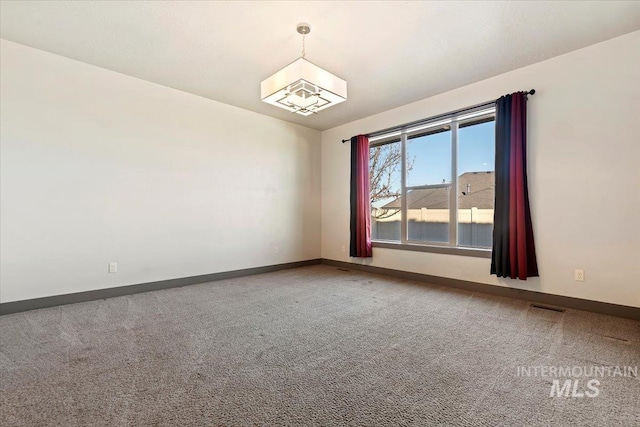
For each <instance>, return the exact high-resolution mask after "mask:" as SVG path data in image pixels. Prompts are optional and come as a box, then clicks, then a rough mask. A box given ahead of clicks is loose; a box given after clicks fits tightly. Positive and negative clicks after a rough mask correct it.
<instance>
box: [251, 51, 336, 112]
mask: <svg viewBox="0 0 640 427" xmlns="http://www.w3.org/2000/svg"><path fill="white" fill-rule="evenodd" d="M260 98H261V99H262V100H263V101H264V102H266V103H267V104H271V105H275V106H276V107H280V108H284V109H285V110H288V111H290V112H292V113H298V114H301V115H303V116H308V115H311V114H315V113H317V112H318V111H321V110H324V109H325V108H329V107H331V106H332V105H336V104H339V103H341V102H343V101H346V100H347V82H346V81H344V80H342V79H341V78H339V77H337V76H334V75H333V74H331V73H330V72H328V71H325V70H323V69H322V68H320V67H318V66H317V65H315V64H312V63H311V62H309V61H307V60H306V59H304V58H299V59H297V60H296V61H294V62H292V63H291V64H289V65H287V66H286V67H284V68H283V69H282V70H280V71H278V72H277V73H275V74H274V75H272V76H271V77H269V78H267V79H265V80H263V81H262V83H260Z"/></svg>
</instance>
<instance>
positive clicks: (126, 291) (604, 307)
mask: <svg viewBox="0 0 640 427" xmlns="http://www.w3.org/2000/svg"><path fill="white" fill-rule="evenodd" d="M317 264H325V265H330V266H334V267H338V268H344V269H348V270H357V271H363V272H367V273H373V274H381V275H384V276H390V277H396V278H400V279H406V280H414V281H418V282H425V283H430V284H433V285H440V286H449V287H452V288H457V289H465V290H467V291H472V292H480V293H484V294H489V295H496V296H502V297H509V298H516V299H521V300H526V301H531V302H534V303H538V304H545V305H550V306H556V307H565V308H572V309H576V310H585V311H591V312H595V313H602V314H608V315H611V316H617V317H624V318H627V319H634V320H640V308H637V307H630V306H626V305H618V304H610V303H606V302H599V301H591V300H585V299H580V298H573V297H565V296H561V295H553V294H546V293H543V292H535V291H527V290H523V289H515V288H507V287H503V286H495V285H487V284H484V283H476V282H469V281H465V280H457V279H449V278H446V277H440V276H431V275H428V274H421V273H411V272H408V271H401V270H393V269H390V268H381V267H372V266H369V265H362V264H354V263H350V262H344V261H336V260H331V259H325V258H322V259H320V258H318V259H311V260H307V261H298V262H289V263H285V264H276V265H267V266H263V267H254V268H247V269H243V270H233V271H223V272H220V273H212V274H204V275H201V276H191V277H182V278H179V279H169V280H161V281H158V282H149V283H141V284H138V285H128V286H119V287H115V288H107V289H97V290H95V291H86V292H77V293H73V294H65V295H54V296H51V297H44V298H35V299H29V300H22V301H13V302H5V303H1V304H0V315H3V314H11V313H19V312H22V311H28V310H35V309H38V308H47V307H55V306H58V305H65V304H75V303H78V302H86V301H95V300H99V299H105V298H112V297H119V296H125V295H132V294H137V293H140V292H148V291H157V290H160V289H169V288H176V287H180V286H187V285H194V284H198V283H207V282H214V281H217V280H224V279H232V278H234V277H242V276H251V275H254V274H262V273H271V272H274V271H279V270H286V269H290V268H298V267H306V266H309V265H317Z"/></svg>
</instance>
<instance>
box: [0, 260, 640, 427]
mask: <svg viewBox="0 0 640 427" xmlns="http://www.w3.org/2000/svg"><path fill="white" fill-rule="evenodd" d="M0 334H1V335H0V339H1V341H0V344H1V352H0V375H1V377H0V379H1V389H0V390H1V400H0V403H1V405H2V406H1V408H0V423H1V424H2V425H3V426H4V425H6V426H13V425H26V426H41V425H42V426H44V425H59V426H129V425H163V426H178V425H229V426H231V425H266V426H277V425H290V426H306V425H323V426H333V425H366V426H371V425H385V426H386V425H417V426H428V425H436V424H437V425H453V426H495V425H513V426H523V425H540V426H547V425H555V426H568V425H582V426H584V425H601V426H615V425H620V426H634V425H640V379H639V378H638V377H637V376H635V375H633V374H631V375H628V376H620V375H613V376H608V375H607V376H604V377H597V378H598V380H599V382H600V384H599V386H598V387H597V389H598V395H597V396H596V397H586V396H585V397H564V396H563V397H550V392H551V387H552V383H553V380H554V379H560V384H561V385H563V384H564V381H565V379H566V378H565V377H550V376H536V377H534V376H529V377H527V376H522V375H520V376H519V375H518V367H535V366H555V367H570V368H572V367H584V369H585V370H587V371H588V369H587V368H588V367H591V368H593V367H594V366H597V367H603V366H604V367H616V366H620V367H624V366H632V367H636V366H639V365H640V322H636V321H632V320H625V319H620V318H614V317H608V316H604V315H597V314H591V313H586V312H580V311H575V310H567V311H566V312H564V313H559V312H554V311H547V310H543V309H539V308H534V307H531V306H530V304H529V303H527V302H525V301H518V300H512V299H507V298H498V297H492V296H487V295H483V294H477V293H471V292H466V291H460V290H455V289H449V288H443V287H437V286H427V285H423V284H419V283H415V282H409V281H401V280H397V279H392V278H388V277H383V276H375V275H368V274H363V273H359V272H351V271H349V272H345V271H340V270H338V269H336V268H334V267H328V266H313V267H305V268H299V269H293V270H285V271H280V272H276V273H270V274H263V275H257V276H251V277H244V278H238V279H231V280H224V281H219V282H213V283H208V284H202V285H193V286H187V287H183V288H176V289H170V290H163V291H155V292H149V293H144V294H137V295H133V296H129V297H120V298H113V299H108V300H101V301H95V302H89V303H82V304H75V305H68V306H62V307H56V308H50V309H43V310H36V311H31V312H25V313H19V314H12V315H6V316H2V317H0ZM530 372H531V371H530ZM574 379H577V380H578V381H579V386H578V389H577V391H578V393H580V392H584V391H585V390H587V391H589V389H587V388H586V381H587V380H589V379H590V377H584V376H583V377H579V378H578V377H575V378H574V377H572V378H571V380H574ZM592 394H593V393H592Z"/></svg>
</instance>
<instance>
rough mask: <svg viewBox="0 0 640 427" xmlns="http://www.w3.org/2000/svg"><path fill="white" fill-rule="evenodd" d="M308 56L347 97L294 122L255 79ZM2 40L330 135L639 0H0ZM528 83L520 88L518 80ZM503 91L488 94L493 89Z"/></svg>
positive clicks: (622, 26)
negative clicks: (300, 28)
mask: <svg viewBox="0 0 640 427" xmlns="http://www.w3.org/2000/svg"><path fill="white" fill-rule="evenodd" d="M298 22H308V23H310V24H311V34H310V35H308V36H307V40H306V58H307V59H308V60H310V61H311V62H314V63H316V64H317V65H320V66H321V67H323V68H325V69H326V70H328V71H330V72H332V73H334V74H336V75H338V76H340V77H342V78H343V79H345V80H347V82H348V92H349V99H348V100H347V102H344V103H342V104H339V105H337V106H335V107H332V108H329V109H327V110H325V111H322V112H320V113H319V114H317V115H313V116H309V117H302V116H299V115H295V114H293V115H292V114H290V113H288V112H287V111H284V110H281V109H279V108H276V107H273V106H270V105H267V104H264V103H262V102H261V101H260V99H259V98H260V82H261V81H262V80H263V79H265V78H266V77H268V76H270V75H271V74H273V73H274V72H276V71H278V70H279V69H280V68H282V67H284V66H285V65H287V64H289V63H290V62H292V61H293V60H295V59H297V58H298V57H299V56H300V53H301V42H302V37H301V36H300V35H299V34H298V33H297V32H296V24H298ZM0 29H1V36H2V38H5V39H8V40H12V41H14V42H17V43H22V44H25V45H27V46H32V47H35V48H38V49H42V50H45V51H49V52H53V53H56V54H59V55H63V56H66V57H69V58H73V59H76V60H79V61H83V62H86V63H89V64H93V65H97V66H100V67H104V68H107V69H110V70H113V71H118V72H120V73H124V74H127V75H130V76H134V77H138V78H141V79H144V80H148V81H151V82H155V83H159V84H161V85H164V86H169V87H172V88H175V89H179V90H182V91H185V92H191V93H194V94H197V95H201V96H204V97H207V98H210V99H214V100H216V101H220V102H224V103H226V104H231V105H235V106H238V107H241V108H246V109H248V110H252V111H256V112H258V113H262V114H266V115H269V116H273V117H277V118H280V119H283V120H287V121H289V122H294V123H298V124H301V125H304V126H307V127H310V128H314V129H320V130H324V129H328V128H331V127H334V126H338V125H341V124H344V123H347V122H350V121H353V120H356V119H359V118H362V117H366V116H369V115H372V114H375V113H379V112H382V111H385V110H388V109H390V108H394V107H397V106H400V105H403V104H407V103H409V102H413V101H417V100H419V99H422V98H426V97H429V96H432V95H435V94H437V93H441V92H445V91H447V90H451V89H454V88H457V87H460V86H463V85H466V84H469V83H472V82H475V81H479V80H482V79H486V78H488V77H491V76H494V75H497V74H501V73H504V72H507V71H510V70H513V69H516V68H520V67H523V66H526V65H529V64H532V63H535V62H539V61H541V60H544V59H547V58H551V57H554V56H557V55H560V54H563V53H566V52H570V51H572V50H576V49H579V48H581V47H585V46H588V45H591V44H594V43H597V42H600V41H604V40H607V39H610V38H613V37H616V36H619V35H622V34H625V33H629V32H632V31H635V30H638V29H640V2H637V1H629V2H612V1H605V2H580V1H567V2H559V1H555V2H538V1H533V2H524V1H518V2H503V1H498V2H487V1H482V2H470V1H463V2H457V1H456V2H454V1H452V2H432V1H422V2H421V1H376V2H369V1H353V2H346V1H343V2H328V1H313V2H311V1H307V2H289V1H284V2H280V1H262V2H258V1H221V2H214V1H200V2H196V1H175V2H173V1H155V2H152V1H148V2H124V1H122V2H103V1H50V2H41V1H2V2H1V3H0ZM518 89H528V88H514V90H518ZM498 95H500V94H496V96H498Z"/></svg>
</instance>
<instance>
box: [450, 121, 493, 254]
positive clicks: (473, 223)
mask: <svg viewBox="0 0 640 427" xmlns="http://www.w3.org/2000/svg"><path fill="white" fill-rule="evenodd" d="M494 135H495V123H494V122H493V121H490V122H485V123H480V124H472V125H469V126H465V127H460V128H459V129H458V171H459V177H458V245H459V246H469V247H482V248H490V247H491V246H492V241H493V204H494V197H495V173H494V171H495V168H494V161H495V136H494Z"/></svg>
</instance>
